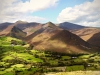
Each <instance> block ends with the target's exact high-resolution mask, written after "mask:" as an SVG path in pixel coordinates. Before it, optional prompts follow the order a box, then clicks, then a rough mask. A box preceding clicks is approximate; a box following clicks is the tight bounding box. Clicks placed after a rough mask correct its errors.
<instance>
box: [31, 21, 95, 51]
mask: <svg viewBox="0 0 100 75" xmlns="http://www.w3.org/2000/svg"><path fill="white" fill-rule="evenodd" d="M29 37H30V38H29V39H30V41H29V43H30V44H31V45H33V46H34V49H37V50H49V51H57V52H65V53H88V52H96V49H95V50H94V49H93V47H92V46H91V45H90V44H89V43H87V42H85V41H84V40H82V39H81V38H80V37H78V36H77V35H75V34H73V33H71V32H69V31H67V30H64V29H62V28H59V27H57V26H55V25H54V24H53V23H51V22H48V23H46V24H45V25H44V26H43V28H42V31H40V32H37V34H35V33H33V34H31V35H30V36H29Z"/></svg>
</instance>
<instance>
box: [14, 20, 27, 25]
mask: <svg viewBox="0 0 100 75" xmlns="http://www.w3.org/2000/svg"><path fill="white" fill-rule="evenodd" d="M15 23H17V24H23V23H28V22H26V21H21V20H18V21H16V22H15Z"/></svg>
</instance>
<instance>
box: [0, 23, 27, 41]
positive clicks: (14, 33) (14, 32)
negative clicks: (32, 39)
mask: <svg viewBox="0 0 100 75" xmlns="http://www.w3.org/2000/svg"><path fill="white" fill-rule="evenodd" d="M0 36H11V37H15V38H18V39H22V38H24V37H25V36H26V33H25V32H23V31H22V30H21V29H19V28H17V27H15V26H14V25H10V26H8V27H7V28H5V29H4V30H2V31H1V32H0Z"/></svg>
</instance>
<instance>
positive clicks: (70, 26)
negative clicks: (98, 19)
mask: <svg viewBox="0 0 100 75" xmlns="http://www.w3.org/2000/svg"><path fill="white" fill-rule="evenodd" d="M58 26H59V27H60V28H62V29H66V30H72V31H73V30H78V29H82V28H85V26H81V25H77V24H73V23H69V22H63V23H60V24H58Z"/></svg>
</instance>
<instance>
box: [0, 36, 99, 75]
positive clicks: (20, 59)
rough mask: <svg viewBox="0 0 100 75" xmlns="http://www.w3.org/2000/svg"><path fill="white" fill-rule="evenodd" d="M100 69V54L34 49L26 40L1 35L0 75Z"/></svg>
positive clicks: (32, 74)
mask: <svg viewBox="0 0 100 75" xmlns="http://www.w3.org/2000/svg"><path fill="white" fill-rule="evenodd" d="M79 70H82V71H87V70H93V71H94V70H98V71H99V70H100V54H99V53H95V54H65V53H57V52H50V51H39V50H32V48H31V47H30V45H28V44H27V43H26V42H24V41H21V40H18V39H16V38H12V37H0V75H39V74H44V73H47V72H69V71H79Z"/></svg>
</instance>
